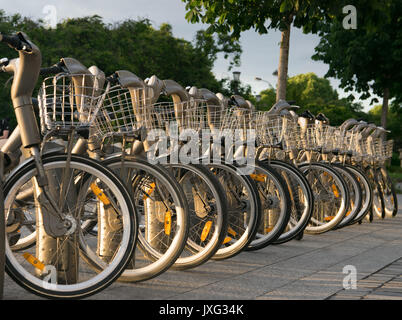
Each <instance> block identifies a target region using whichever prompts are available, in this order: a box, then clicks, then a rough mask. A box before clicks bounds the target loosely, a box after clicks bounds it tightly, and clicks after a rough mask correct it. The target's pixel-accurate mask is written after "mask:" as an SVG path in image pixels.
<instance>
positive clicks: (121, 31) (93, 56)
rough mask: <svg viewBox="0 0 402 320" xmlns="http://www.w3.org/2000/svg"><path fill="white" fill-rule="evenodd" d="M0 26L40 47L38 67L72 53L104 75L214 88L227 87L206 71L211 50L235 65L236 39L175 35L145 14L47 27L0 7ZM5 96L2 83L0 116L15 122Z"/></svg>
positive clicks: (2, 51) (4, 50)
mask: <svg viewBox="0 0 402 320" xmlns="http://www.w3.org/2000/svg"><path fill="white" fill-rule="evenodd" d="M0 30H1V32H2V33H5V34H7V33H13V32H15V31H24V32H25V33H26V34H28V36H29V37H30V38H31V39H32V41H33V42H35V43H36V44H37V45H38V46H39V48H40V49H41V51H42V65H43V66H50V65H52V64H54V63H56V62H58V60H59V59H60V58H62V57H73V58H75V59H78V60H79V61H81V62H82V63H83V64H84V65H85V66H87V67H89V66H91V65H96V66H98V67H99V68H100V69H101V70H103V71H104V72H105V73H106V75H109V74H111V73H113V72H114V71H116V70H121V69H125V70H129V71H131V72H133V73H135V74H136V75H138V76H139V77H141V78H143V79H145V78H147V77H149V76H151V75H153V74H155V75H157V76H158V77H159V78H161V79H174V80H175V81H177V82H178V83H180V84H181V85H183V86H189V85H190V86H197V87H204V88H208V89H210V90H212V91H214V92H219V91H223V90H224V89H225V88H226V87H227V85H226V83H225V81H218V80H217V79H216V78H215V76H214V74H213V72H212V69H213V66H214V63H215V61H216V59H217V55H218V54H220V53H222V54H223V55H224V57H225V58H227V59H228V60H229V65H236V64H237V63H238V61H239V56H240V53H241V47H240V44H239V43H238V42H236V41H233V40H232V39H231V38H230V37H228V36H225V35H219V36H214V37H213V36H211V35H210V34H207V33H206V32H205V31H203V30H200V31H198V32H197V33H196V35H195V37H194V40H193V41H192V42H190V41H186V40H184V39H178V38H175V37H174V36H173V34H172V27H171V26H170V25H169V24H166V23H165V24H162V25H160V26H159V29H158V28H155V27H153V26H152V24H151V23H150V21H149V20H148V19H139V20H125V21H121V22H117V23H115V24H106V23H105V22H104V21H103V19H102V18H101V17H99V16H97V15H95V16H92V17H84V18H75V19H66V20H64V21H62V22H61V23H59V24H58V25H57V27H56V28H54V29H47V28H45V27H44V24H43V22H42V21H40V20H38V21H36V20H32V19H29V18H25V17H22V16H20V15H12V16H8V15H6V14H5V12H4V11H2V10H0ZM0 55H1V56H2V57H9V58H13V57H16V56H17V53H16V52H14V51H12V50H10V48H8V47H7V46H0ZM9 77H10V76H9V75H7V74H0V81H1V83H2V84H4V83H6V82H7V79H8V78H9ZM39 84H40V81H39V82H38V85H39ZM250 91H251V89H250ZM9 95H10V86H8V87H7V88H3V87H2V90H0V106H1V110H0V117H7V116H8V117H10V118H12V124H13V125H15V124H16V122H15V116H14V112H13V110H12V107H11V101H10V98H9Z"/></svg>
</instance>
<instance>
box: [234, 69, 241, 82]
mask: <svg viewBox="0 0 402 320" xmlns="http://www.w3.org/2000/svg"><path fill="white" fill-rule="evenodd" d="M233 80H234V81H237V82H238V81H240V71H233Z"/></svg>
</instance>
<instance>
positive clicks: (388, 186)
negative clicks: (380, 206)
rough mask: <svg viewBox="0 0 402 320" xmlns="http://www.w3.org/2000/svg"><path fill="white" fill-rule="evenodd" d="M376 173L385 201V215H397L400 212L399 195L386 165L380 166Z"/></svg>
mask: <svg viewBox="0 0 402 320" xmlns="http://www.w3.org/2000/svg"><path fill="white" fill-rule="evenodd" d="M376 174H377V181H378V182H379V185H380V190H381V193H382V198H383V201H384V213H385V216H386V217H395V216H396V214H397V213H398V197H397V196H396V191H395V187H394V185H393V183H392V180H391V178H390V177H389V174H388V172H387V170H386V169H385V168H384V167H380V168H378V169H377V171H376Z"/></svg>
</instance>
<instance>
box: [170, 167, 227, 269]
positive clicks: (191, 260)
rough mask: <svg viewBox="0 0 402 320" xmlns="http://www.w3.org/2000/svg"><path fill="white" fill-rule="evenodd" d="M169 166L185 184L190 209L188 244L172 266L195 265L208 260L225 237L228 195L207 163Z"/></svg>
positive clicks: (177, 267) (184, 267) (181, 182)
mask: <svg viewBox="0 0 402 320" xmlns="http://www.w3.org/2000/svg"><path fill="white" fill-rule="evenodd" d="M166 166H167V168H169V170H171V171H172V172H173V175H174V176H175V177H176V179H177V180H178V181H179V183H180V185H181V186H182V188H183V191H184V194H185V196H186V199H187V202H188V204H189V209H190V211H189V212H190V217H189V220H190V222H189V235H188V240H187V245H186V248H185V249H184V250H183V252H182V254H181V256H180V257H179V258H178V259H177V260H176V262H175V263H174V265H173V266H172V268H173V269H177V270H184V269H189V268H194V267H196V266H199V265H201V264H202V263H205V262H207V261H208V260H209V259H210V258H211V257H212V256H213V255H214V254H215V253H216V251H217V250H218V249H219V248H220V246H221V245H222V242H223V241H224V239H225V237H226V233H227V229H228V217H227V203H226V197H225V194H224V190H223V188H222V186H221V184H220V183H219V181H218V179H217V178H216V177H215V175H214V174H212V172H210V171H209V170H208V169H207V168H205V167H204V166H201V165H192V164H180V163H178V164H168V165H166Z"/></svg>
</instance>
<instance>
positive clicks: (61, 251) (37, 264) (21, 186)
mask: <svg viewBox="0 0 402 320" xmlns="http://www.w3.org/2000/svg"><path fill="white" fill-rule="evenodd" d="M42 162H43V168H44V171H45V174H46V177H47V179H48V186H49V191H48V192H49V195H50V196H51V197H52V198H53V199H54V200H55V202H56V205H57V206H58V210H60V211H61V212H62V213H63V214H64V215H65V217H66V218H65V219H67V220H68V221H69V222H70V225H71V227H70V229H68V231H67V232H64V233H63V234H62V235H60V236H57V237H54V236H50V235H48V234H47V233H46V231H45V230H46V228H45V225H46V224H47V223H49V222H48V221H49V220H45V219H44V214H43V212H46V204H45V203H44V202H43V200H42V198H40V197H38V193H39V192H40V191H41V190H40V189H38V187H37V180H36V176H37V169H36V166H35V164H34V161H32V159H31V160H28V161H27V162H26V163H25V164H23V165H22V167H19V168H18V170H16V171H14V172H13V173H11V174H10V176H9V177H8V179H7V181H6V183H5V186H4V198H5V202H4V208H5V215H6V219H7V222H8V223H9V224H13V225H15V223H16V222H17V220H14V221H13V219H16V218H17V217H20V215H21V213H22V214H24V213H25V211H29V212H28V213H29V214H30V215H34V216H35V217H36V219H35V225H34V229H35V230H34V231H33V234H35V242H34V243H33V244H32V246H31V247H30V248H26V247H24V248H22V249H20V250H17V249H15V248H14V250H13V243H11V242H10V241H15V239H14V237H15V233H14V232H13V233H11V232H10V233H7V237H6V238H7V239H6V240H7V241H6V270H7V273H8V274H9V275H10V277H11V278H13V279H14V280H15V281H16V282H17V283H18V284H20V285H21V286H22V287H24V288H25V289H27V290H29V291H31V292H33V293H35V294H38V295H41V296H44V297H47V298H83V297H86V296H89V295H92V294H94V293H96V292H99V291H100V290H102V289H104V288H106V287H107V286H109V285H110V284H111V283H112V282H113V281H115V280H116V279H117V278H118V277H119V276H120V274H121V273H122V272H123V270H124V268H125V266H126V265H127V263H128V261H129V259H130V258H131V255H132V253H133V250H134V248H135V244H136V237H137V220H136V213H135V208H134V204H133V202H132V201H131V198H130V195H129V193H128V191H127V190H126V189H125V187H124V185H123V184H122V183H121V181H120V180H119V179H118V178H117V176H116V175H114V174H113V172H112V171H110V170H109V169H107V168H105V167H103V166H102V165H100V164H99V162H97V161H94V160H92V159H88V158H84V157H80V156H77V155H72V156H71V159H70V161H67V155H64V154H62V155H60V154H59V155H47V156H46V155H45V156H44V157H43V159H42ZM42 192H43V189H42ZM32 203H34V205H33V206H32ZM88 219H96V220H97V222H98V227H99V232H98V233H97V234H96V235H93V234H91V233H88V232H86V230H85V228H84V226H85V225H86V224H87V220H88ZM12 222H15V223H12ZM12 236H13V237H12ZM21 236H22V237H24V236H25V235H24V234H22V235H21Z"/></svg>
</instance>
